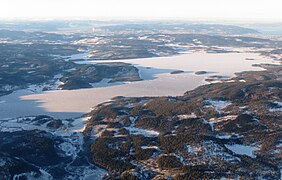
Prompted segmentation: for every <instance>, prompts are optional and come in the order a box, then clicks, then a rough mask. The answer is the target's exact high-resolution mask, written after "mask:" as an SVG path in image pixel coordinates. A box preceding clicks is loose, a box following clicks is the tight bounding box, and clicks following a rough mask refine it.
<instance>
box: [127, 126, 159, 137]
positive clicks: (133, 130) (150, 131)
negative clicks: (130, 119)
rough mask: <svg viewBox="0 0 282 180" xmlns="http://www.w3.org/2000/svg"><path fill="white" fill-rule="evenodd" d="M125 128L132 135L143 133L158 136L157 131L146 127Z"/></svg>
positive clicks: (146, 135) (147, 135) (148, 135)
mask: <svg viewBox="0 0 282 180" xmlns="http://www.w3.org/2000/svg"><path fill="white" fill-rule="evenodd" d="M126 129H127V130H128V131H129V132H130V134H134V135H143V136H145V137H156V136H159V134H160V133H159V132H157V131H153V130H147V129H141V128H136V127H126Z"/></svg>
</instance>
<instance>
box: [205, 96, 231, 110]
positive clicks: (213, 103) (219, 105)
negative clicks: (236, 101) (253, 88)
mask: <svg viewBox="0 0 282 180" xmlns="http://www.w3.org/2000/svg"><path fill="white" fill-rule="evenodd" d="M205 103H206V104H207V106H206V107H214V108H215V110H216V111H217V112H218V113H219V114H221V111H222V110H223V109H224V108H226V107H227V106H229V105H230V104H231V102H229V101H224V100H212V99H209V100H206V101H205Z"/></svg>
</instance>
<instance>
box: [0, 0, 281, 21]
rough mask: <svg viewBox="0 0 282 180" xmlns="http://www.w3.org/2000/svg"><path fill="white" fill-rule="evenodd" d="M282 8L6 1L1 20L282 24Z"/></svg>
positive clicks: (273, 2) (205, 0)
mask: <svg viewBox="0 0 282 180" xmlns="http://www.w3.org/2000/svg"><path fill="white" fill-rule="evenodd" d="M280 7H282V2H281V1H279V0H269V1H265V2H258V1H255V0H249V1H244V0H238V1H228V2H227V1H224V0H214V1H210V0H197V1H191V0H186V1H185V0H174V1H172V0H166V1H161V0H154V1H149V0H143V1H141V0H135V1H133V0H119V1H115V0H96V1H91V0H79V1H77V0H60V1H55V0H48V1H47V0H40V1H38V0H9V1H7V0H4V1H2V2H0V19H1V20H24V19H25V20H34V19H36V20H50V19H51V20H54V19H92V20H189V21H243V22H282V11H280Z"/></svg>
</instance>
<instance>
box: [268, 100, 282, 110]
mask: <svg viewBox="0 0 282 180" xmlns="http://www.w3.org/2000/svg"><path fill="white" fill-rule="evenodd" d="M273 103H274V104H275V105H276V106H277V107H273V108H269V111H270V112H276V111H282V102H278V101H275V102H273Z"/></svg>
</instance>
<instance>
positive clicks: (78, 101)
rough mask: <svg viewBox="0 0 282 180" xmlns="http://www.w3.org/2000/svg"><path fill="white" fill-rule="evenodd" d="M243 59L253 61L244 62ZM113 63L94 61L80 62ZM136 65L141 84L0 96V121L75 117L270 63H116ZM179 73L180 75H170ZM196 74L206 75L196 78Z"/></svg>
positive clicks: (235, 57) (217, 59) (235, 58)
mask: <svg viewBox="0 0 282 180" xmlns="http://www.w3.org/2000/svg"><path fill="white" fill-rule="evenodd" d="M246 58H249V59H254V60H246ZM96 62H112V60H111V61H95V62H89V61H85V62H81V61H80V62H79V63H96ZM115 62H126V63H131V64H133V65H135V66H136V67H137V68H138V69H139V72H140V75H141V77H142V78H143V79H144V81H139V82H131V83H117V84H107V83H105V82H102V83H101V84H100V85H99V84H97V88H92V89H80V90H71V91H67V90H56V91H48V92H44V93H40V94H34V93H31V92H27V91H26V90H20V91H17V92H15V93H13V94H10V95H7V96H3V97H0V102H1V103H0V118H1V119H4V118H11V117H18V116H28V115H38V114H47V115H51V116H54V117H57V118H73V117H78V116H80V115H82V114H84V113H87V112H89V111H90V109H91V108H92V107H94V106H96V105H97V104H99V103H102V102H105V101H108V100H110V99H111V98H113V97H115V96H129V97H132V96H179V95H183V93H185V92H186V91H188V90H192V89H194V88H196V87H198V86H200V85H203V84H205V83H207V82H206V81H205V78H207V77H208V76H213V75H221V76H229V77H233V76H234V73H236V72H241V71H247V70H261V68H259V67H253V66H252V65H253V64H258V63H273V60H271V59H268V58H264V57H261V56H259V55H258V54H255V53H221V54H207V53H193V54H181V55H178V56H171V57H158V58H143V59H126V60H116V61H115ZM175 70H182V71H184V73H181V74H170V73H171V72H173V71H175ZM197 71H207V72H208V73H207V74H202V75H196V74H195V72H197Z"/></svg>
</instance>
